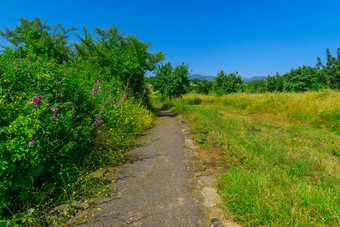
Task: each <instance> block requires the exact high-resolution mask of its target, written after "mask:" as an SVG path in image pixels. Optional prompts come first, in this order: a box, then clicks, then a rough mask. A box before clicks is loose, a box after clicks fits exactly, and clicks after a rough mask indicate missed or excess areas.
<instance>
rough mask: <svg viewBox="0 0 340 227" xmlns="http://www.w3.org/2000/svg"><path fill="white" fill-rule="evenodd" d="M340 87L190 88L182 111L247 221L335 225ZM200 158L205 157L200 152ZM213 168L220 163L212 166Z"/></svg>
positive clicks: (339, 202) (180, 103)
mask: <svg viewBox="0 0 340 227" xmlns="http://www.w3.org/2000/svg"><path fill="white" fill-rule="evenodd" d="M339 97H340V92H334V91H330V90H327V91H322V92H308V93H300V94H294V93H285V94H270V93H267V94H255V95H254V94H252V95H251V94H234V95H227V96H220V97H214V96H195V95H187V96H184V97H183V98H179V99H175V100H173V101H172V102H171V103H170V102H167V103H166V102H165V104H166V105H168V106H169V107H172V108H173V109H175V110H177V111H179V112H182V115H183V117H184V119H186V120H187V121H188V122H189V123H191V124H192V130H193V132H195V136H196V141H199V142H201V143H202V144H203V145H204V146H203V145H202V148H203V149H204V150H205V155H206V157H209V155H210V156H214V158H213V159H211V158H210V159H207V160H208V161H207V165H208V167H210V170H211V171H214V170H216V172H218V173H219V174H218V181H217V184H216V187H217V188H218V190H219V192H220V194H221V196H222V198H223V207H224V208H225V211H226V213H227V214H228V215H229V216H231V217H232V218H233V219H234V220H235V221H237V222H238V223H240V224H242V225H244V226H261V225H263V226H339V225H340V217H339V216H340V193H339V192H340V133H339V126H340V115H339V114H340V99H339ZM203 158H204V157H203ZM217 170H218V171H217Z"/></svg>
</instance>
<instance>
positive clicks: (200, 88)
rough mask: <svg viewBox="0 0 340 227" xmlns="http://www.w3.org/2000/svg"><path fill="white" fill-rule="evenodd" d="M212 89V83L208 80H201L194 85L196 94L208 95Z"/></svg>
mask: <svg viewBox="0 0 340 227" xmlns="http://www.w3.org/2000/svg"><path fill="white" fill-rule="evenodd" d="M212 87H213V81H209V80H206V79H203V80H200V81H199V82H198V83H197V84H196V86H195V90H196V91H197V92H198V93H201V94H205V95H208V94H209V92H210V90H211V89H212Z"/></svg>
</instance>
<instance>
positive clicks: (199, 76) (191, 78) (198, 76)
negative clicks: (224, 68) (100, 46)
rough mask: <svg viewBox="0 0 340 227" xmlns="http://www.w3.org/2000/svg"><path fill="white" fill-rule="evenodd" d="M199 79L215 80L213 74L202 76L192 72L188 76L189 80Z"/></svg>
mask: <svg viewBox="0 0 340 227" xmlns="http://www.w3.org/2000/svg"><path fill="white" fill-rule="evenodd" d="M196 78H198V79H200V80H203V79H206V80H215V77H214V76H203V75H201V74H192V75H190V76H189V80H193V79H196Z"/></svg>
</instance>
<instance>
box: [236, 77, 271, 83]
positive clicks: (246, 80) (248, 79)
mask: <svg viewBox="0 0 340 227" xmlns="http://www.w3.org/2000/svg"><path fill="white" fill-rule="evenodd" d="M266 78H267V77H266V76H252V77H247V78H242V79H243V80H244V82H249V81H252V80H264V79H266Z"/></svg>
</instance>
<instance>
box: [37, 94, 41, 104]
mask: <svg viewBox="0 0 340 227" xmlns="http://www.w3.org/2000/svg"><path fill="white" fill-rule="evenodd" d="M41 99H42V95H41V94H40V95H39V96H38V100H39V102H40V101H41Z"/></svg>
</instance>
